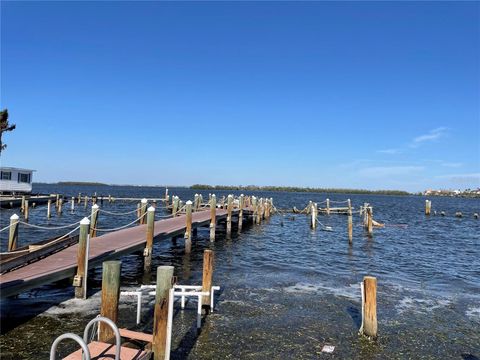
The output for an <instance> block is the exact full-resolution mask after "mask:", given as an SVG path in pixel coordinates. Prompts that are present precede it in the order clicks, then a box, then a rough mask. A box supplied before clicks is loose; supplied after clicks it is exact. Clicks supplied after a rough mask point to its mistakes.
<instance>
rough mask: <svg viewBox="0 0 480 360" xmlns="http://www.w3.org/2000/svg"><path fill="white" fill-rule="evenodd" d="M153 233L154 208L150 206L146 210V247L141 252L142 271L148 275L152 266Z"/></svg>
mask: <svg viewBox="0 0 480 360" xmlns="http://www.w3.org/2000/svg"><path fill="white" fill-rule="evenodd" d="M154 231H155V208H154V207H153V206H150V207H149V208H148V209H147V235H146V237H147V245H146V247H145V250H144V251H143V256H144V262H143V271H144V272H146V273H150V269H151V265H152V251H153V235H154Z"/></svg>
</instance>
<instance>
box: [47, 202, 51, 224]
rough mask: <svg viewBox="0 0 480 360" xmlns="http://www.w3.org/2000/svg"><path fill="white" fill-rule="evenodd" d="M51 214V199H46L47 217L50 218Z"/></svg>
mask: <svg viewBox="0 0 480 360" xmlns="http://www.w3.org/2000/svg"><path fill="white" fill-rule="evenodd" d="M51 216H52V200H50V199H49V200H48V202H47V219H50V217H51Z"/></svg>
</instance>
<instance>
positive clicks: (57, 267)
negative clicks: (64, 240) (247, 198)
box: [0, 209, 245, 298]
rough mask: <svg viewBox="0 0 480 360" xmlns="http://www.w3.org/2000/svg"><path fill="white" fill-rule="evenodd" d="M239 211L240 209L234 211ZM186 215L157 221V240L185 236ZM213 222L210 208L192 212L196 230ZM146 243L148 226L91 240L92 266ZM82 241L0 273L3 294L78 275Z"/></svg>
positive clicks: (219, 214)
mask: <svg viewBox="0 0 480 360" xmlns="http://www.w3.org/2000/svg"><path fill="white" fill-rule="evenodd" d="M244 211H245V210H244ZM216 212H217V214H216V219H217V222H218V220H221V219H224V218H226V217H227V210H224V209H216ZM236 213H238V210H237V209H234V210H233V214H236ZM185 218H186V216H185V215H182V216H177V217H175V218H170V219H165V220H158V221H155V232H154V236H155V240H160V239H164V238H169V237H173V236H178V235H183V234H184V231H185V225H186V224H185V222H186V220H185ZM209 223H210V210H209V209H208V210H204V211H198V212H194V213H193V214H192V229H193V228H196V227H200V226H204V225H208V224H209ZM145 243H146V225H138V226H134V227H130V228H127V229H123V230H119V231H115V232H111V233H108V234H105V235H101V236H98V237H94V238H92V239H90V252H89V257H88V259H89V261H88V265H89V268H92V267H95V266H97V265H99V264H101V263H102V262H103V261H105V260H109V259H115V258H119V257H121V256H123V255H126V254H129V253H132V252H135V251H143V249H144V247H145ZM77 249H78V244H75V245H72V246H70V247H68V248H66V249H64V250H62V251H59V252H57V253H54V254H52V255H49V256H47V257H45V258H43V259H41V260H38V261H36V262H33V263H31V264H28V265H26V266H24V267H21V268H18V269H17V270H13V271H11V272H8V273H5V274H2V275H0V297H1V298H5V297H9V296H13V295H16V294H19V293H21V292H24V291H27V290H30V289H33V288H36V287H39V286H41V285H44V284H48V283H52V282H55V281H58V280H62V279H65V278H67V277H71V276H74V275H75V273H76V269H77Z"/></svg>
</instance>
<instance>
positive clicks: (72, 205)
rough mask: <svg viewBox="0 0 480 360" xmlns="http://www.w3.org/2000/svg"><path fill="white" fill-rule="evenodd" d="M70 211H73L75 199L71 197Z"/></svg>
mask: <svg viewBox="0 0 480 360" xmlns="http://www.w3.org/2000/svg"><path fill="white" fill-rule="evenodd" d="M70 210H71V211H72V212H73V211H74V210H75V197H74V196H72V199H71V203H70Z"/></svg>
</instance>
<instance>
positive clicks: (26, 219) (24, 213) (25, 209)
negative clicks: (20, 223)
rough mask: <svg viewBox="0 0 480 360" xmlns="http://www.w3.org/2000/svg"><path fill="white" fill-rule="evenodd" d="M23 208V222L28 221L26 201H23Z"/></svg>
mask: <svg viewBox="0 0 480 360" xmlns="http://www.w3.org/2000/svg"><path fill="white" fill-rule="evenodd" d="M24 206H25V208H24V209H23V217H24V218H25V221H28V213H29V205H28V200H25V205H24Z"/></svg>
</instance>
